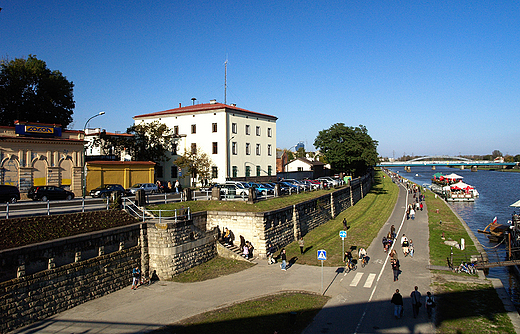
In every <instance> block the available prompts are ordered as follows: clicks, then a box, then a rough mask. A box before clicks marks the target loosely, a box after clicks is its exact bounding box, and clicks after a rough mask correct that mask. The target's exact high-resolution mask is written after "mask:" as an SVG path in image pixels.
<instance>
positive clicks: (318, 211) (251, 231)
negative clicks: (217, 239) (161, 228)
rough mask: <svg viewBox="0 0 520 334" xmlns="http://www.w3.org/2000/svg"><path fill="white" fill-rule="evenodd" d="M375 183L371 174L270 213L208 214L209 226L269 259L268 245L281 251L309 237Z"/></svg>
mask: <svg viewBox="0 0 520 334" xmlns="http://www.w3.org/2000/svg"><path fill="white" fill-rule="evenodd" d="M372 181H373V178H372V175H371V174H368V175H366V176H364V177H362V178H358V179H356V180H352V181H351V184H350V185H349V186H347V187H343V188H341V189H338V190H337V191H334V192H332V193H330V194H327V195H323V196H321V197H318V198H315V199H312V200H309V201H306V202H303V203H299V204H296V205H292V206H288V207H285V208H282V209H278V210H273V211H270V212H261V213H255V212H223V211H218V212H217V211H208V212H206V213H205V219H206V224H207V225H206V226H207V228H218V229H220V231H223V230H224V228H226V227H227V228H229V229H230V230H231V231H233V234H234V235H235V243H236V244H239V243H240V238H239V237H240V235H242V236H244V238H245V239H246V240H248V241H250V242H251V243H252V244H253V246H254V247H255V251H254V252H255V253H254V254H255V256H257V255H258V256H260V257H265V255H266V244H267V242H270V243H272V244H273V245H275V246H277V247H278V248H281V247H284V246H285V245H287V244H289V243H291V242H293V241H294V240H297V238H298V237H300V236H305V235H306V234H307V233H308V232H309V231H311V230H313V229H314V228H316V227H318V226H320V225H322V224H323V223H325V222H327V221H329V220H330V219H333V218H334V217H336V216H337V215H338V214H339V213H340V212H342V211H344V210H345V209H347V208H349V207H350V206H352V205H354V204H355V203H357V202H358V201H359V200H360V199H362V198H363V197H364V196H365V195H366V194H367V193H368V192H369V191H370V187H371V185H372ZM194 219H195V218H194ZM199 219H201V220H202V219H204V218H203V217H202V216H201V217H199Z"/></svg>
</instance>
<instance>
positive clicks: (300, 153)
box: [296, 147, 306, 158]
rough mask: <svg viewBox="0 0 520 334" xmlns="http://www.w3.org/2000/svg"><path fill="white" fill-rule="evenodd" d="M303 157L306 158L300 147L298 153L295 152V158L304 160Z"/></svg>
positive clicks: (303, 149) (303, 150)
mask: <svg viewBox="0 0 520 334" xmlns="http://www.w3.org/2000/svg"><path fill="white" fill-rule="evenodd" d="M305 156H306V153H305V148H303V147H300V148H299V149H298V151H296V157H297V158H305Z"/></svg>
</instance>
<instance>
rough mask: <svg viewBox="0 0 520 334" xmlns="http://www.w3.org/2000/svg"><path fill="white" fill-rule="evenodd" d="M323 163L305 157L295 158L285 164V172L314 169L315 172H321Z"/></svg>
mask: <svg viewBox="0 0 520 334" xmlns="http://www.w3.org/2000/svg"><path fill="white" fill-rule="evenodd" d="M324 166H325V164H324V163H323V162H319V161H311V160H308V159H305V158H296V159H294V160H293V161H291V162H289V163H288V164H287V166H286V171H287V172H305V171H315V172H316V173H317V174H321V173H322V171H323V168H324Z"/></svg>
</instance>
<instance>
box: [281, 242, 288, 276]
mask: <svg viewBox="0 0 520 334" xmlns="http://www.w3.org/2000/svg"><path fill="white" fill-rule="evenodd" d="M280 257H281V258H282V264H281V265H280V266H281V267H282V270H283V271H286V270H287V255H286V254H285V248H283V249H282V251H281V252H280Z"/></svg>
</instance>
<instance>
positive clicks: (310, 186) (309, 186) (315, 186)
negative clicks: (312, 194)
mask: <svg viewBox="0 0 520 334" xmlns="http://www.w3.org/2000/svg"><path fill="white" fill-rule="evenodd" d="M300 182H301V183H303V184H305V186H307V189H309V190H317V189H320V183H319V182H316V183H314V182H311V181H310V180H303V181H300Z"/></svg>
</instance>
